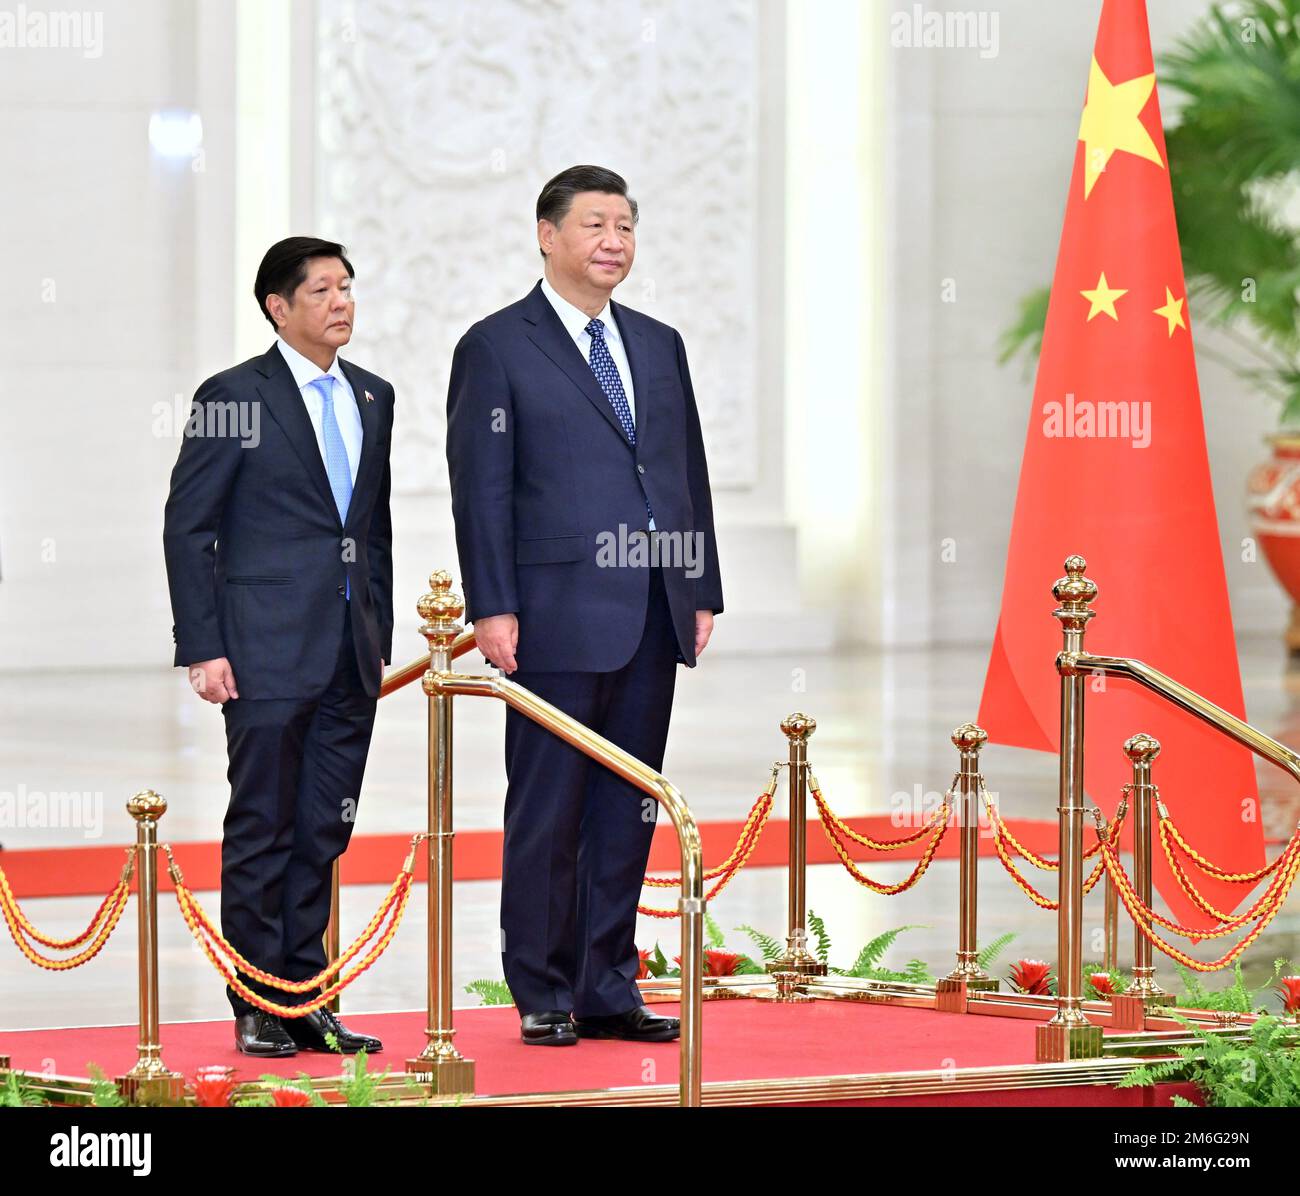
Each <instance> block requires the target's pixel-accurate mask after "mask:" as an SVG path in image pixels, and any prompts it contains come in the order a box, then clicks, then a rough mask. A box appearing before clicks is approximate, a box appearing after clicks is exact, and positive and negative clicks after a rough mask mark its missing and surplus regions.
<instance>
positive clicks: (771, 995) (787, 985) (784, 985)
mask: <svg viewBox="0 0 1300 1196" xmlns="http://www.w3.org/2000/svg"><path fill="white" fill-rule="evenodd" d="M768 967H769V968H771V967H772V965H771V964H768ZM769 974H770V975H771V977H772V980H773V982H774V983H775V985H776V987H775V988H765V989H760V990H759V991H758V992H756V993H754V1000H756V1001H785V1002H789V1003H794V1002H797V1001H811V1000H813V999H814V998H813V997H810V996H809V995H808V994H807V993H806V992H804V991H802V989H801V988H800V987H799V986H800V982H801V981H802V980H803V979H804V978H805V977H804V975H803V974H801V973H799V972H794V971H779V972H777V971H774V972H770V973H769ZM823 974H824V973H823Z"/></svg>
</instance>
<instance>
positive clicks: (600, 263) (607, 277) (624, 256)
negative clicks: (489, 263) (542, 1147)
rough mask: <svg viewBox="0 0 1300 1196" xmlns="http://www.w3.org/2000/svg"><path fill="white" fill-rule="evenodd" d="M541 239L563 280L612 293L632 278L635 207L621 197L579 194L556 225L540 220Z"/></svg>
mask: <svg viewBox="0 0 1300 1196" xmlns="http://www.w3.org/2000/svg"><path fill="white" fill-rule="evenodd" d="M537 240H538V244H540V245H541V247H542V249H543V251H544V252H545V253H546V254H547V256H548V258H549V259H550V263H551V268H552V269H553V270H554V271H555V272H556V273H557V274H558V275H559V276H560V277H561V278H564V279H567V280H568V281H570V282H572V283H574V284H576V285H578V286H581V287H594V288H596V289H597V290H600V291H612V290H613V289H614V288H615V287H616V286H618V284H619V283H620V282H622V281H623V279H625V278H626V277H627V276H628V272H629V271H630V270H631V269H632V259H633V257H635V256H636V225H635V224H633V222H632V208H631V205H630V204H629V203H628V202H627V200H626V199H625V198H624V197H623V196H622V195H606V194H605V193H604V192H603V191H582V192H579V194H577V195H575V196H574V197H573V206H572V207H571V208H570V209H569V211H568V212H567V214H566V215H565V216H564V217H563V218H562V219H561V221H560V223H559V224H558V225H556V224H552V223H551V222H550V221H549V220H540V221H538V223H537Z"/></svg>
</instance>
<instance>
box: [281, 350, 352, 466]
mask: <svg viewBox="0 0 1300 1196" xmlns="http://www.w3.org/2000/svg"><path fill="white" fill-rule="evenodd" d="M276 344H278V345H279V346H280V352H281V354H283V356H284V360H285V361H286V362H287V363H288V366H289V371H290V373H292V374H293V380H294V382H295V383H296V384H297V387H298V393H299V394H301V395H302V401H303V403H304V404H306V407H307V415H308V416H309V417H310V419H311V426H312V428H313V429H314V430H315V432H316V445H317V447H318V448H319V449H320V459H321V460H322V461H324V460H325V425H324V423H323V422H322V421H323V420H324V414H325V403H324V401H323V400H322V399H321V397H320V391H319V390H317V389H316V388H315V387H314V386H313V385H312V383H313V382H315V381H316V379H317V378H319V377H320V376H321V375H322V374H329V376H330V377H331V378H333V379H334V418H335V419H336V420H337V421H338V425H339V432H340V434H341V435H342V437H343V448H344V450H345V451H346V452H347V455H348V469H349V470H350V471H351V473H352V484H353V486H355V485H356V484H357V466H358V465H360V464H361V438H362V433H361V411H360V410H359V409H358V407H357V397H356V395H355V394H354V393H353V391H352V385H351V383H349V382H348V379H347V375H345V374H344V373H343V370H342V367H340V365H339V359H338V358H337V357H335V358H334V361H333V364H331V366H330V368H329V369H327V370H322V369H321V368H320V366H318V365H317V364H316V363H315V362H314V361H308V360H307V358H305V357H304V356H303V355H302V354H301V353H299V352H298V350H297V349H295V348H294V347H293V346H292V345H290V344H288V343H287V342H286V341H285V340H283V339H282V338H280V337H276Z"/></svg>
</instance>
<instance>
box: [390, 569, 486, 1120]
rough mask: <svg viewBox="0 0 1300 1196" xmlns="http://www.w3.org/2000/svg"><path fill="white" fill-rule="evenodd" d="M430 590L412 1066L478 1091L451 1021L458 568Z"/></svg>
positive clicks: (448, 1087) (424, 604) (435, 579)
mask: <svg viewBox="0 0 1300 1196" xmlns="http://www.w3.org/2000/svg"><path fill="white" fill-rule="evenodd" d="M429 588H430V592H429V593H427V594H425V595H424V596H423V597H422V598H421V599H420V601H419V602H418V603H417V604H416V610H417V611H418V612H419V615H420V618H421V619H423V620H424V622H423V625H422V626H421V627H420V634H421V635H423V636H424V637H425V639H426V640H427V641H428V644H429V669H428V671H427V672H426V673H425V674H424V678H423V680H422V682H421V686H422V688H423V689H424V692H425V694H426V695H427V696H428V698H429V839H428V861H429V873H428V890H429V927H428V930H429V944H428V950H429V1025H428V1027H427V1029H426V1031H425V1033H426V1034H427V1036H428V1041H427V1042H426V1043H425V1046H424V1050H422V1051H421V1052H420V1053H419V1054H418V1055H417V1056H415V1057H414V1058H412V1059H408V1060H407V1061H406V1070H407V1071H408V1072H415V1073H418V1074H421V1075H427V1076H428V1077H429V1079H430V1083H431V1085H432V1088H433V1092H434V1093H436V1094H438V1095H447V1094H453V1093H458V1092H473V1091H474V1061H473V1060H472V1059H466V1058H465V1057H464V1056H463V1055H462V1054H461V1053H460V1052H459V1051H458V1050H457V1049H456V1047H455V1046H454V1045H453V1043H452V1038H453V1037H454V1036H455V1033H456V1031H455V1028H454V1027H453V1025H452V1012H451V991H452V966H451V965H452V942H451V938H452V933H451V892H452V883H451V882H452V839H453V831H452V825H453V824H452V771H451V769H452V752H451V749H452V721H451V703H452V695H451V694H449V693H440V692H439V691H438V684H437V675H438V674H439V673H445V672H446V671H447V670H448V668H449V667H450V665H451V644H452V641H453V640H454V639H455V638H456V637H457V636H458V635H459V634H460V633H461V631H462V628H461V625H460V617H461V615H463V614H464V613H465V604H464V602H463V601H462V600H461V598H460V595H458V594H453V593H452V592H451V574H449V573H448V572H447V571H446V570H444V569H439V570H438V571H437V572H435V573H433V574H431V575H430V577H429Z"/></svg>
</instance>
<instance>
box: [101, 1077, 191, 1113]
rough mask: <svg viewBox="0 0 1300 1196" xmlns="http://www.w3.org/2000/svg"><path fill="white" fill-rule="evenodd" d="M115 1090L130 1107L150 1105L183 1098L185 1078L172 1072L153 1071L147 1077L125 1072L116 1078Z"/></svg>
mask: <svg viewBox="0 0 1300 1196" xmlns="http://www.w3.org/2000/svg"><path fill="white" fill-rule="evenodd" d="M117 1090H118V1092H119V1093H120V1094H121V1097H122V1099H123V1100H125V1101H126V1102H127V1103H128V1104H132V1105H151V1104H157V1103H159V1102H160V1101H180V1100H183V1099H184V1098H185V1077H184V1076H182V1075H180V1074H179V1073H178V1072H174V1071H166V1070H162V1071H153V1072H150V1073H149V1074H147V1075H137V1074H133V1073H131V1072H127V1074H126V1075H124V1076H118V1077H117Z"/></svg>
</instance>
